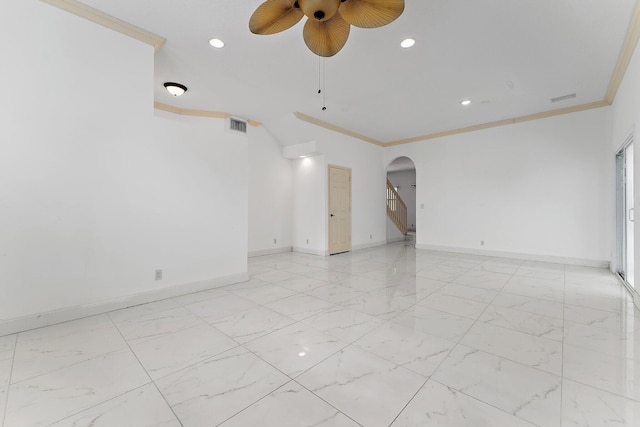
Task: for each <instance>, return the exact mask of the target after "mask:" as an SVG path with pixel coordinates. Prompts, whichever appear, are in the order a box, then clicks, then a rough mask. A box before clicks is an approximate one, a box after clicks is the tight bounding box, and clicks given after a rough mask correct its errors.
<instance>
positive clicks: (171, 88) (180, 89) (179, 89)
mask: <svg viewBox="0 0 640 427" xmlns="http://www.w3.org/2000/svg"><path fill="white" fill-rule="evenodd" d="M164 87H165V89H167V91H168V92H169V93H170V94H171V95H173V96H180V95H182V94H183V93H185V92H186V91H187V87H186V86H185V85H181V84H180V83H173V82H166V83H165V84H164Z"/></svg>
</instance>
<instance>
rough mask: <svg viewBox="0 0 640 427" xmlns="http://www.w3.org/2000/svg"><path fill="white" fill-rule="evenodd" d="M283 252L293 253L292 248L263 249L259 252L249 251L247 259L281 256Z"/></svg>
mask: <svg viewBox="0 0 640 427" xmlns="http://www.w3.org/2000/svg"><path fill="white" fill-rule="evenodd" d="M283 252H293V247H292V246H283V247H281V248H273V249H263V250H261V251H251V252H249V258H254V257H258V256H264V255H273V254H281V253H283Z"/></svg>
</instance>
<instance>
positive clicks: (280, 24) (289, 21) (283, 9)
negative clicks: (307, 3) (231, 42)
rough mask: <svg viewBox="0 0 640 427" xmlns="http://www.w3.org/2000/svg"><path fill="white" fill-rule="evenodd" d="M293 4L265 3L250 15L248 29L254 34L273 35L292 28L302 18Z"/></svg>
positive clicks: (287, 0) (287, 1)
mask: <svg viewBox="0 0 640 427" xmlns="http://www.w3.org/2000/svg"><path fill="white" fill-rule="evenodd" d="M295 3H296V2H295V0H267V1H265V2H264V3H262V4H261V5H260V6H258V8H257V9H256V11H255V12H253V15H251V19H250V20H249V29H250V30H251V32H252V33H254V34H275V33H279V32H281V31H284V30H286V29H289V28H291V27H293V26H294V25H296V24H297V23H298V22H300V20H301V19H302V17H303V16H304V13H302V10H301V9H300V8H299V7H296V6H295Z"/></svg>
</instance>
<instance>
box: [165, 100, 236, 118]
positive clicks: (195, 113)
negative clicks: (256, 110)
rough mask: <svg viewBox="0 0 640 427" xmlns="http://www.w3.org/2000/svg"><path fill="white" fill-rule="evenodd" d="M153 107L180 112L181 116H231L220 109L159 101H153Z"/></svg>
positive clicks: (170, 111) (175, 112)
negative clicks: (211, 109)
mask: <svg viewBox="0 0 640 427" xmlns="http://www.w3.org/2000/svg"><path fill="white" fill-rule="evenodd" d="M153 107H154V108H155V109H156V110H162V111H167V112H169V113H173V114H180V115H182V116H194V117H209V118H214V119H228V118H229V117H231V114H229V113H224V112H220V111H206V110H190V109H188V108H180V107H174V106H173V105H168V104H163V103H161V102H154V103H153Z"/></svg>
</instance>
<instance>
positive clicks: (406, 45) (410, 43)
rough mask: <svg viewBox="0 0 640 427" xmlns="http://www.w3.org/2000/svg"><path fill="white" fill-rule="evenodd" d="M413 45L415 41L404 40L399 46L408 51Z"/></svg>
mask: <svg viewBox="0 0 640 427" xmlns="http://www.w3.org/2000/svg"><path fill="white" fill-rule="evenodd" d="M414 44H416V41H415V40H414V39H404V40H402V43H400V46H402V47H403V48H405V49H408V48H410V47H412V46H413V45H414Z"/></svg>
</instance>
